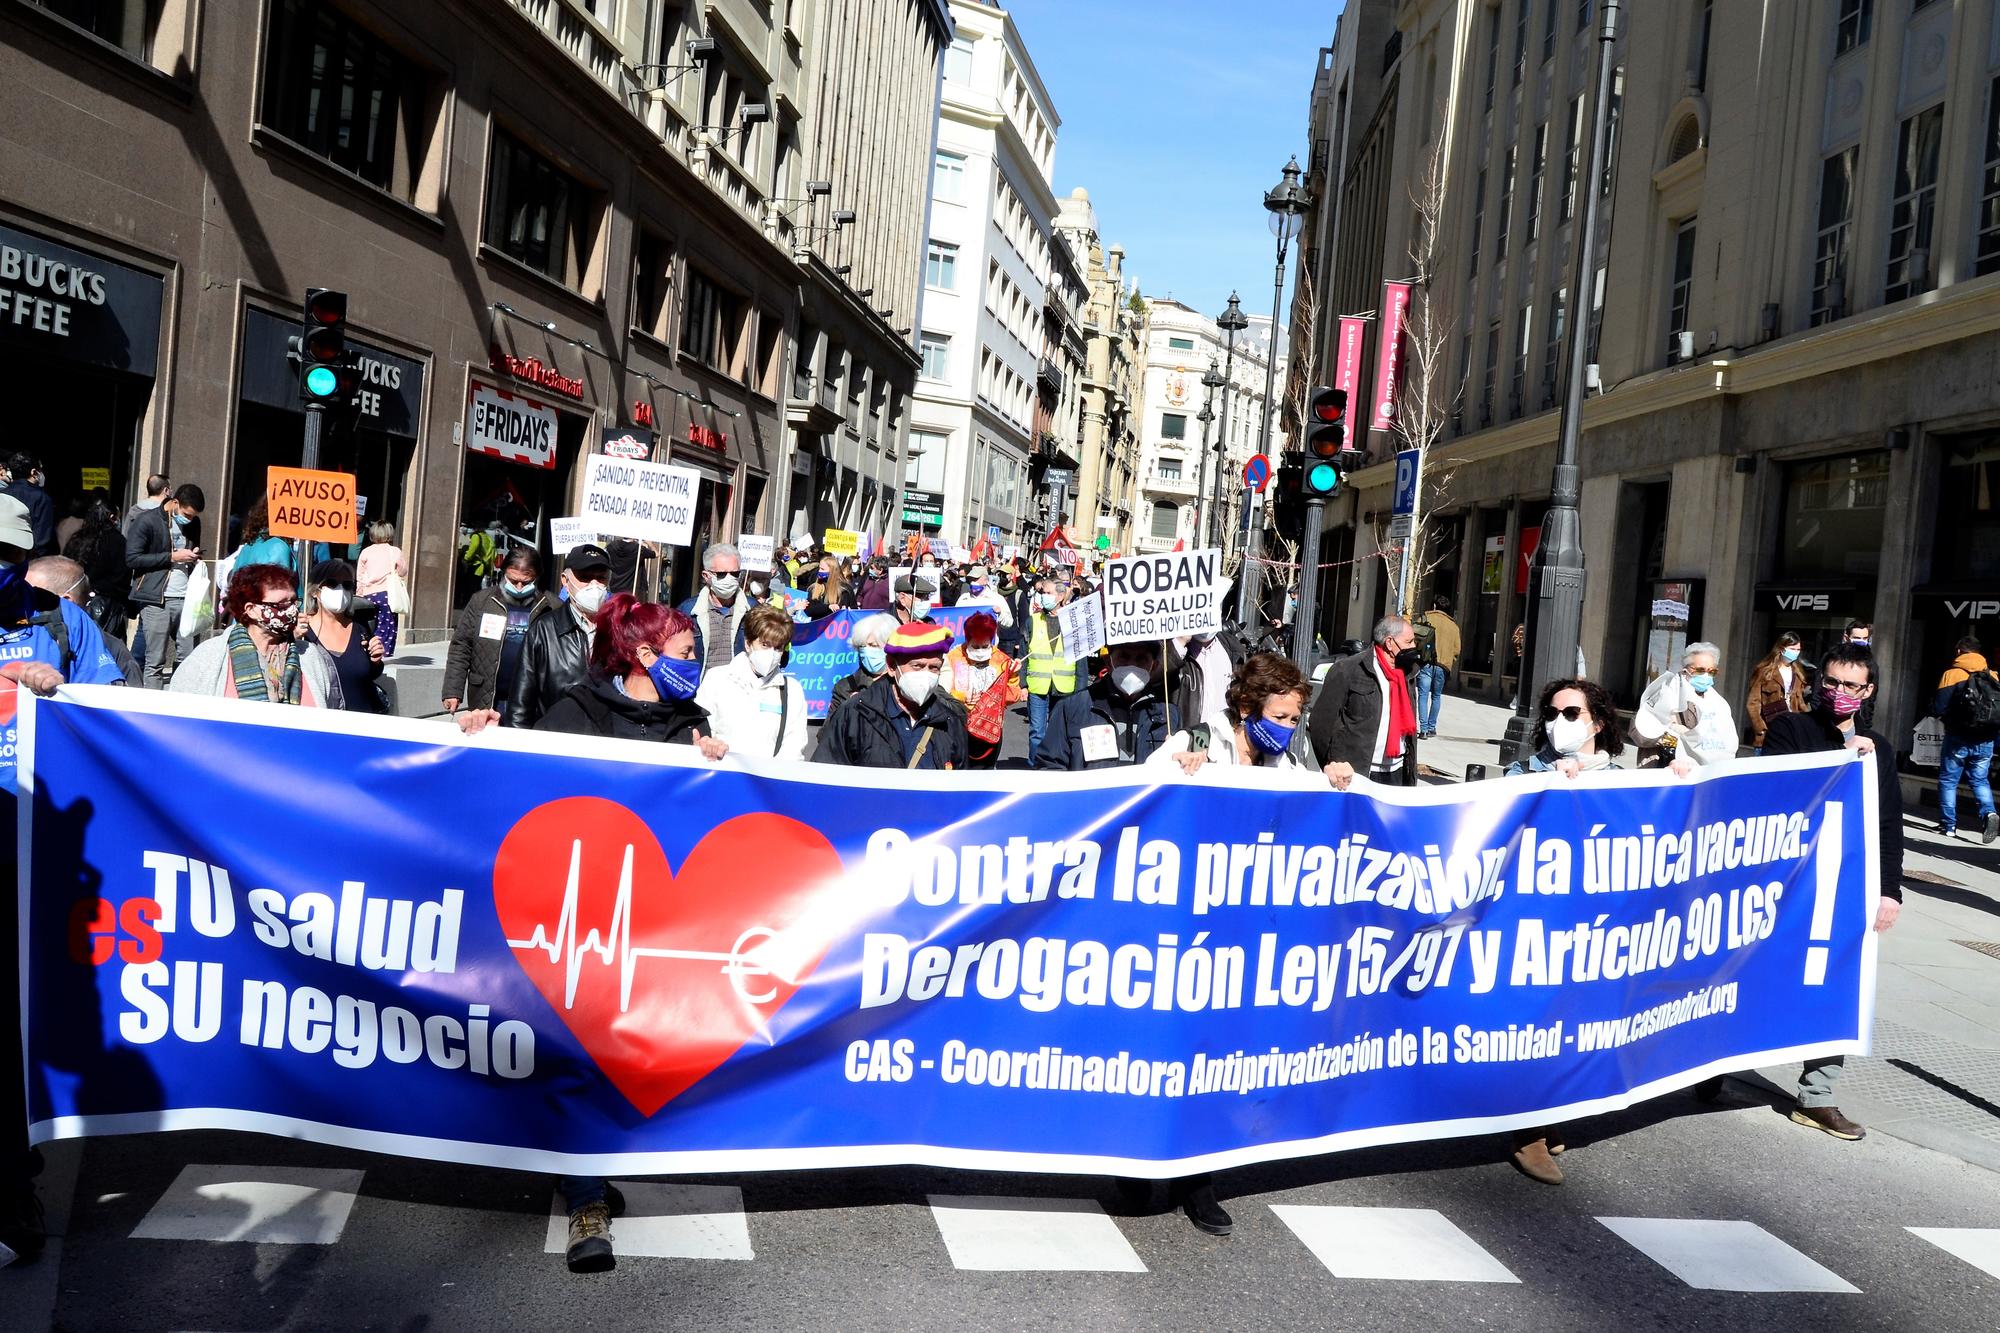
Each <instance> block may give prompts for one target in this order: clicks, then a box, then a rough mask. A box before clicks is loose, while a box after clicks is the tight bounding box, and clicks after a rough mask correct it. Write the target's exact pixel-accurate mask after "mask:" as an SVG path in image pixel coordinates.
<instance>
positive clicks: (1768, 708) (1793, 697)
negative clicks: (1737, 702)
mask: <svg viewBox="0 0 2000 1333" xmlns="http://www.w3.org/2000/svg"><path fill="white" fill-rule="evenodd" d="M1802 650H1803V645H1802V644H1801V643H1800V641H1799V636H1798V635H1796V634H1793V633H1790V632H1789V631H1788V632H1786V633H1783V634H1780V635H1779V636H1778V640H1777V642H1776V643H1773V644H1772V645H1771V651H1770V652H1768V653H1766V654H1764V657H1763V660H1762V661H1760V662H1758V663H1757V665H1756V666H1754V667H1752V668H1751V669H1750V693H1749V694H1748V695H1747V696H1746V697H1745V698H1744V700H1743V723H1744V725H1745V726H1746V727H1747V728H1748V729H1749V733H1750V745H1751V747H1752V748H1753V749H1755V750H1756V751H1757V752H1758V753H1760V754H1761V753H1762V752H1763V749H1764V733H1765V732H1766V731H1768V730H1769V729H1770V726H1771V723H1772V721H1773V720H1774V719H1776V718H1780V717H1783V716H1784V715H1785V714H1787V713H1803V712H1805V711H1806V710H1807V709H1808V708H1810V707H1812V704H1811V703H1810V702H1809V700H1808V695H1807V691H1806V668H1805V664H1804V663H1803V662H1801V661H1800V660H1799V654H1800V652H1801V651H1802Z"/></svg>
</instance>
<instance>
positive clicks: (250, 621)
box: [167, 565, 347, 709]
mask: <svg viewBox="0 0 2000 1333" xmlns="http://www.w3.org/2000/svg"><path fill="white" fill-rule="evenodd" d="M222 619H224V620H225V621H227V622H228V625H229V628H228V630H227V631H226V632H224V633H222V634H218V635H216V636H215V637H214V638H212V639H208V640H206V641H204V642H203V643H201V644H200V645H198V646H197V647H196V648H195V649H194V651H193V652H191V653H189V654H188V655H187V657H186V658H185V659H184V660H183V661H182V662H181V664H180V667H179V669H177V670H176V671H175V672H174V678H173V681H172V682H171V683H170V684H169V685H168V686H167V688H168V689H169V690H171V691H173V692H174V693H175V694H206V695H212V696H214V697H217V698H223V699H248V700H254V701H256V702H259V703H274V704H299V705H301V706H303V707H306V708H335V709H340V708H345V707H347V698H346V695H345V694H344V693H343V692H342V690H341V685H340V673H339V672H338V671H337V670H336V669H335V668H334V664H333V659H332V658H331V657H329V656H328V655H327V652H326V649H324V648H322V647H320V646H319V645H318V644H316V643H309V642H305V641H303V640H301V639H300V638H299V635H298V629H299V596H298V591H297V589H296V588H294V587H293V585H292V572H291V571H290V570H288V569H281V568H279V567H278V566H277V565H246V566H244V567H242V568H239V569H237V570H234V571H233V572H232V573H231V574H230V576H229V588H228V591H227V592H226V593H225V594H224V596H223V602H222Z"/></svg>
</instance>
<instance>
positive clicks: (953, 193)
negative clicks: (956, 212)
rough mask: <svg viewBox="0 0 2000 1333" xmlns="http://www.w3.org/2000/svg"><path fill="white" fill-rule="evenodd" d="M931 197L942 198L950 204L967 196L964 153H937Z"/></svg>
mask: <svg viewBox="0 0 2000 1333" xmlns="http://www.w3.org/2000/svg"><path fill="white" fill-rule="evenodd" d="M931 197H932V198H934V199H942V200H944V202H946V203H948V204H955V203H958V202H959V201H960V200H962V199H964V198H965V155H964V154H962V153H939V154H938V155H937V169H936V179H935V181H934V182H933V183H932V185H931Z"/></svg>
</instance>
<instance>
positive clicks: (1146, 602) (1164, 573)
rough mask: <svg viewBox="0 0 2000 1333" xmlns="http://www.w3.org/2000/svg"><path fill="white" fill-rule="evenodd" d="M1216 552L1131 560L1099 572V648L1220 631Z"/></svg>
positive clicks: (1223, 585) (1223, 584)
mask: <svg viewBox="0 0 2000 1333" xmlns="http://www.w3.org/2000/svg"><path fill="white" fill-rule="evenodd" d="M1228 591H1229V580H1228V579H1225V578H1224V577H1222V552H1220V551H1218V550H1215V549H1213V548H1210V549H1208V550H1202V551H1169V552H1166V553H1165V554H1162V555H1131V556H1126V557H1124V558H1122V559H1119V560H1111V561H1107V562H1106V563H1105V566H1104V622H1105V642H1107V643H1113V644H1118V643H1137V642H1140V641H1141V640H1145V639H1173V638H1179V637H1181V636H1183V635H1187V634H1214V633H1217V632H1219V631H1220V630H1221V629H1222V598H1223V594H1225V593H1226V592H1228Z"/></svg>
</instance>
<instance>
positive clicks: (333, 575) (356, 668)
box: [306, 560, 388, 713]
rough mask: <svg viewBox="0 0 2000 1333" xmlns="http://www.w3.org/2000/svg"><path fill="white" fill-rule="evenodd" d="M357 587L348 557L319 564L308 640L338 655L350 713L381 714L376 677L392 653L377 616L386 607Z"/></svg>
mask: <svg viewBox="0 0 2000 1333" xmlns="http://www.w3.org/2000/svg"><path fill="white" fill-rule="evenodd" d="M354 588H355V573H354V566H353V565H350V564H348V563H347V562H346V561H345V560H322V561H320V562H319V564H318V565H317V566H315V567H314V569H313V573H312V586H311V587H310V588H309V589H308V591H309V592H310V593H311V594H312V600H311V603H310V606H311V611H310V613H309V614H308V615H307V616H306V642H308V643H315V644H318V645H319V646H320V647H321V648H324V649H326V654H327V656H328V657H331V658H332V659H333V668H334V670H335V671H337V672H338V673H339V674H340V692H341V695H342V696H343V697H344V698H345V699H346V701H347V704H346V706H347V710H348V711H349V712H352V713H381V712H384V711H386V710H385V709H384V707H383V700H382V698H381V692H380V690H379V688H378V687H377V685H376V682H377V681H378V680H380V679H381V678H382V661H383V659H384V658H386V657H387V656H388V652H387V648H386V646H385V645H384V644H383V642H382V638H381V636H380V635H379V634H377V633H376V632H375V620H376V617H377V616H378V615H380V614H382V611H381V609H380V608H379V607H378V606H377V605H376V604H375V603H374V602H373V601H367V600H363V599H362V598H361V597H360V596H358V595H357V594H356V593H355V590H354Z"/></svg>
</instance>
